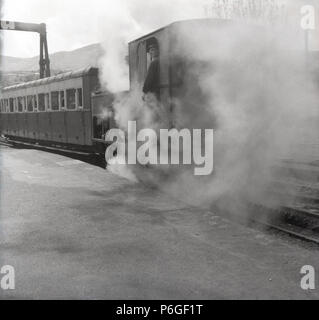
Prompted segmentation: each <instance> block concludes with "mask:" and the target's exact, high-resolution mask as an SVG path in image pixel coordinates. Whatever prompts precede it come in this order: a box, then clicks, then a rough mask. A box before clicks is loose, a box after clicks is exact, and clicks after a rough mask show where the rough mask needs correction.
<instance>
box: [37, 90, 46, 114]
mask: <svg viewBox="0 0 319 320" xmlns="http://www.w3.org/2000/svg"><path fill="white" fill-rule="evenodd" d="M38 102H39V111H45V101H44V93H40V94H39V95H38Z"/></svg>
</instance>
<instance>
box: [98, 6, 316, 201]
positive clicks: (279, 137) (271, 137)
mask: <svg viewBox="0 0 319 320" xmlns="http://www.w3.org/2000/svg"><path fill="white" fill-rule="evenodd" d="M120 3H121V6H123V7H121V9H120V10H119V11H116V13H120V14H119V15H118V16H117V17H115V16H114V17H113V18H112V20H111V21H114V25H115V26H118V33H117V34H112V32H113V33H114V30H116V29H117V28H116V27H114V26H113V27H110V26H109V27H108V28H106V29H105V30H108V31H109V32H108V34H106V37H108V38H107V39H106V42H105V51H106V55H105V57H104V58H103V59H102V60H101V65H102V68H103V73H102V82H103V83H104V84H105V86H106V87H107V88H108V89H109V90H110V91H113V92H117V91H121V90H126V89H128V87H127V81H128V69H127V68H128V67H127V65H126V64H125V60H124V58H125V55H127V42H128V40H133V39H134V37H135V38H136V37H137V36H142V35H143V34H146V33H147V32H148V31H151V30H152V29H155V28H152V27H154V26H156V27H161V26H164V25H165V24H166V23H165V22H172V21H168V20H170V18H171V17H176V18H175V19H173V20H179V19H178V18H191V17H192V14H191V11H192V9H193V10H194V8H197V10H195V16H194V15H193V17H198V16H196V13H197V14H198V15H200V13H199V12H201V14H202V9H203V8H202V7H201V6H199V5H198V2H197V1H196V3H195V1H188V2H187V1H186V2H185V3H187V4H188V5H186V6H185V5H184V6H181V2H179V4H178V5H177V6H175V5H173V4H172V5H171V4H169V5H166V7H165V8H166V10H164V7H163V6H162V5H161V4H160V3H159V2H158V1H155V2H154V4H153V1H152V3H151V4H149V6H147V5H146V6H143V5H142V1H133V2H132V3H133V4H128V3H127V2H125V1H122V2H120ZM143 4H145V2H143ZM179 6H180V7H179ZM142 8H143V12H141V11H138V10H141V9H142ZM151 8H152V9H151ZM198 8H200V10H198ZM122 9H123V10H122ZM144 10H145V12H144ZM181 12H184V13H185V14H184V16H183V17H182V15H181V14H180V13H181ZM139 17H143V19H141V21H140V20H139ZM145 17H147V18H146V19H144V18H145ZM288 29H289V28H288ZM111 31H112V32H111ZM180 32H181V33H180V38H179V40H180V41H179V43H178V44H177V46H176V48H177V52H176V53H182V54H183V56H184V57H186V58H187V59H188V60H189V61H191V60H194V61H199V62H201V63H202V64H203V66H204V67H203V68H202V69H201V71H197V70H199V69H196V68H195V69H194V70H191V69H190V70H189V73H190V74H191V73H192V72H194V73H193V74H192V75H191V76H192V77H193V79H197V80H198V81H197V84H198V88H197V89H196V90H199V92H200V93H201V95H202V96H204V97H205V99H204V100H202V99H200V98H199V96H198V95H197V93H198V92H197V91H196V90H194V88H193V87H191V86H189V87H188V90H186V91H185V95H184V99H183V100H180V101H174V103H175V105H176V106H177V107H176V109H175V112H176V114H175V125H176V126H177V127H179V128H214V129H215V130H216V133H215V138H214V140H215V144H216V145H215V150H214V154H215V172H214V174H213V176H209V177H206V178H201V179H199V178H198V177H194V176H193V171H192V170H187V169H186V170H185V168H175V167H174V168H163V167H160V168H157V169H156V170H154V172H153V174H151V179H152V180H153V182H154V181H155V183H157V184H158V185H161V186H162V187H163V181H165V184H164V188H166V190H169V191H170V192H171V193H173V194H175V195H176V196H178V197H183V198H184V199H188V200H190V201H191V202H192V203H194V202H196V201H197V202H198V203H201V204H203V203H207V204H208V203H211V202H212V201H214V200H218V199H219V198H220V197H222V196H223V195H225V194H236V195H237V196H239V197H242V198H244V199H248V200H254V201H258V200H263V201H267V195H266V190H267V187H268V185H269V182H270V180H271V179H272V178H273V177H271V175H270V173H271V168H272V167H273V165H274V164H275V163H277V161H278V160H279V159H283V158H285V159H289V158H291V157H297V156H298V155H296V151H298V145H299V143H300V142H301V141H302V140H303V139H305V138H306V139H308V141H319V130H318V121H319V115H318V101H319V96H318V89H317V88H316V86H315V83H314V81H313V79H312V75H311V73H310V72H309V70H308V69H307V68H306V58H305V53H304V51H302V50H300V49H301V48H302V42H298V41H299V40H300V38H299V35H298V36H296V33H295V30H294V29H292V28H291V29H289V31H287V28H284V27H283V28H280V27H278V28H277V29H276V28H273V29H272V30H266V29H264V28H263V27H260V26H254V25H245V24H242V25H240V24H236V25H235V26H232V25H231V24H229V26H226V27H225V26H223V27H222V28H217V27H216V29H212V28H209V29H205V28H198V29H194V30H191V32H190V30H181V31H180ZM274 35H276V36H274ZM297 39H299V40H297ZM297 42H298V43H297ZM310 64H311V62H310ZM310 68H311V65H310ZM141 95H142V92H141V89H140V88H137V90H134V91H133V92H131V94H130V96H129V97H126V98H125V99H119V100H118V101H117V102H116V103H115V111H116V120H117V122H118V125H119V126H120V127H122V128H125V127H126V125H127V122H128V121H130V120H136V119H139V120H140V124H141V126H142V127H147V126H148V127H151V128H154V127H155V128H156V129H158V128H165V127H166V125H167V124H165V121H164V122H163V119H164V117H163V116H162V117H161V116H160V117H159V120H157V121H156V120H155V121H154V119H158V117H157V116H158V113H160V114H162V115H165V111H163V112H162V111H160V112H159V111H158V110H161V109H162V106H159V109H158V110H155V109H156V108H155V109H153V108H148V107H147V105H146V104H145V103H143V102H142V100H141ZM203 102H204V103H203ZM299 155H300V153H299ZM133 170H135V173H136V174H137V176H139V174H141V176H143V175H144V176H145V174H147V175H149V172H150V171H148V173H145V170H143V169H141V170H139V172H137V171H136V169H133ZM163 170H164V172H165V175H163V172H162V171H163ZM163 176H165V179H164V180H163V179H161V177H163ZM156 181H157V182H156Z"/></svg>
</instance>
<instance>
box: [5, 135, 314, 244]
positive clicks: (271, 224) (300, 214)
mask: <svg viewBox="0 0 319 320" xmlns="http://www.w3.org/2000/svg"><path fill="white" fill-rule="evenodd" d="M0 145H4V146H7V147H14V148H28V149H36V150H42V151H46V152H52V153H56V154H60V155H63V156H67V157H70V158H73V159H77V160H81V161H84V162H87V163H89V164H92V165H96V166H99V167H101V168H105V167H106V163H105V160H104V159H101V156H100V155H98V154H93V153H88V152H82V151H77V150H69V149H65V148H59V147H58V146H43V145H35V144H31V143H27V142H21V141H12V140H9V139H4V138H1V139H0ZM145 184H146V185H148V183H147V181H146V183H145ZM301 197H302V196H301ZM313 200H314V201H313V207H311V208H309V207H307V206H302V205H295V206H282V207H280V208H271V207H267V206H265V205H261V204H256V203H248V204H245V205H244V208H239V211H240V210H247V208H248V209H249V212H250V215H249V217H248V221H247V218H241V217H238V216H236V217H234V215H232V214H231V213H229V212H228V213H227V212H225V211H224V210H221V209H219V208H220V207H219V205H218V203H217V204H215V205H213V206H212V207H211V208H210V210H211V211H213V212H214V213H218V214H219V215H220V216H225V215H226V217H227V218H229V219H230V220H235V221H236V222H238V223H241V224H245V225H247V223H248V225H250V226H253V225H258V226H261V227H263V228H266V229H272V230H276V231H279V232H282V233H285V234H287V235H289V236H291V237H294V238H297V239H300V240H303V241H306V242H311V243H314V244H316V245H319V206H318V198H317V197H313ZM224 201H225V199H224ZM226 201H236V200H234V199H227V200H226ZM240 205H242V204H238V206H240ZM221 207H222V206H221ZM196 209H198V208H196ZM205 210H206V208H205Z"/></svg>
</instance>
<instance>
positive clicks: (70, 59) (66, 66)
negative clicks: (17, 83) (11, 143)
mask: <svg viewBox="0 0 319 320" xmlns="http://www.w3.org/2000/svg"><path fill="white" fill-rule="evenodd" d="M102 56H103V49H102V46H101V45H100V44H92V45H89V46H86V47H83V48H80V49H76V50H73V51H61V52H57V53H53V54H51V55H50V61H51V69H52V70H58V71H67V70H76V69H80V68H85V67H87V66H94V67H96V66H97V63H98V60H99V59H100V58H101V57H102ZM0 59H1V71H2V72H3V73H18V72H21V73H24V72H32V71H33V72H38V69H39V57H38V56H37V57H33V58H15V57H8V56H0Z"/></svg>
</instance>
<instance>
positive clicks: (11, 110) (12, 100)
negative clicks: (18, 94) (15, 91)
mask: <svg viewBox="0 0 319 320" xmlns="http://www.w3.org/2000/svg"><path fill="white" fill-rule="evenodd" d="M9 103H10V112H14V99H13V98H10V100H9Z"/></svg>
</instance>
